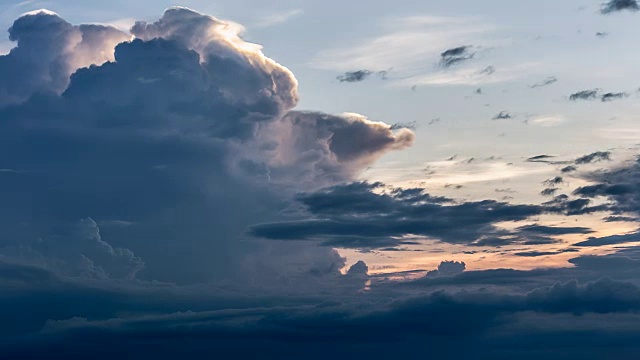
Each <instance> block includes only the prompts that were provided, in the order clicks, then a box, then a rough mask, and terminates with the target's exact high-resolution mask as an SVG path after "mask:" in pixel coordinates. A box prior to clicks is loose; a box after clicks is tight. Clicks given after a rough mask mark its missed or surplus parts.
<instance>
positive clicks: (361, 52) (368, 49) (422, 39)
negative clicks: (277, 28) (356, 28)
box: [310, 16, 495, 71]
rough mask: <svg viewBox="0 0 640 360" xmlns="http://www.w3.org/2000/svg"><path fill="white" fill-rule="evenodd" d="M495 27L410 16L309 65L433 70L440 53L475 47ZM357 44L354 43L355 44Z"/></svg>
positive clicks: (474, 20) (327, 52)
mask: <svg viewBox="0 0 640 360" xmlns="http://www.w3.org/2000/svg"><path fill="white" fill-rule="evenodd" d="M494 30H495V26H493V25H490V24H487V23H486V22H485V21H484V20H483V19H481V18H477V17H467V18H463V17H460V18H453V17H436V16H412V17H405V18H399V19H397V18H396V19H393V20H391V21H388V22H387V23H385V24H383V26H382V34H381V35H379V36H377V37H373V38H366V39H360V40H357V39H354V42H355V44H354V45H353V46H348V47H341V48H334V49H327V50H324V51H321V52H320V53H318V54H317V56H316V57H315V58H314V59H313V60H312V61H311V62H310V66H311V67H313V68H318V69H326V70H338V71H349V70H351V69H387V68H390V67H393V68H394V69H396V70H400V71H415V70H419V69H421V68H424V67H425V64H429V65H427V66H430V67H433V66H435V65H437V62H438V61H439V60H440V54H441V53H442V51H444V50H446V49H450V48H454V47H456V46H460V45H459V44H460V43H467V44H476V43H478V42H479V38H480V37H481V36H482V35H483V34H486V33H488V32H491V31H494ZM356 41H357V42H356Z"/></svg>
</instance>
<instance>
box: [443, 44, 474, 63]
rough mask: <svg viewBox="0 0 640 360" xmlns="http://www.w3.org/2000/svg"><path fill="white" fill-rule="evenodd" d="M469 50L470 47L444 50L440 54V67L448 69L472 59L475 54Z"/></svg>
mask: <svg viewBox="0 0 640 360" xmlns="http://www.w3.org/2000/svg"><path fill="white" fill-rule="evenodd" d="M471 48H472V46H458V47H455V48H451V49H448V50H445V51H444V52H442V53H441V54H440V66H442V67H443V68H448V67H451V66H452V65H456V64H459V63H461V62H464V61H467V60H470V59H472V58H473V56H474V55H475V53H472V52H471V51H470V50H471Z"/></svg>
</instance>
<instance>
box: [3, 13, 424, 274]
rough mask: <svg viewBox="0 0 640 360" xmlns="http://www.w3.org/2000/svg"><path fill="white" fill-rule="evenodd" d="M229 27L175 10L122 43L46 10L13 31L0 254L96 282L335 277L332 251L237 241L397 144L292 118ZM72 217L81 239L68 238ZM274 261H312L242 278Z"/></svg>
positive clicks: (258, 58) (292, 86) (266, 61)
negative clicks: (295, 199)
mask: <svg viewBox="0 0 640 360" xmlns="http://www.w3.org/2000/svg"><path fill="white" fill-rule="evenodd" d="M242 30H243V29H242V27H241V26H240V25H237V24H234V23H231V22H227V21H222V20H219V19H216V18H214V17H212V16H208V15H203V14H200V13H197V12H195V11H192V10H189V9H186V8H171V9H169V10H167V11H166V12H165V14H164V15H163V16H162V17H161V18H160V19H159V20H158V21H155V22H152V23H145V22H137V23H136V24H135V25H134V26H133V27H132V29H131V34H126V33H123V32H121V31H119V30H116V29H114V28H111V27H105V26H97V25H80V26H74V25H71V24H69V23H67V22H66V21H64V20H63V19H62V18H60V17H59V16H58V15H56V14H53V13H51V12H48V11H39V12H34V13H29V14H26V15H24V16H22V17H21V18H19V19H18V20H16V21H15V23H14V25H13V26H12V27H11V29H10V31H9V33H10V38H11V39H12V40H14V41H16V42H17V46H16V47H15V48H14V49H13V50H11V52H10V53H9V54H7V55H6V56H2V57H0V74H2V78H3V80H4V79H7V81H3V82H2V84H0V95H1V96H0V168H2V169H4V171H2V172H1V173H0V201H2V202H3V204H5V205H4V206H2V208H1V209H0V229H1V230H0V232H1V235H2V236H0V238H1V240H0V254H2V255H3V256H4V258H6V259H10V260H11V261H18V262H21V263H28V264H31V265H34V264H35V265H37V266H43V267H45V268H47V269H49V270H51V271H55V272H57V273H60V274H65V276H68V275H72V276H83V277H87V276H89V277H92V278H102V279H105V278H119V279H132V278H134V277H137V278H139V279H142V280H159V281H168V282H177V283H196V282H202V281H209V280H221V279H226V278H233V279H250V280H251V281H255V279H256V276H257V275H255V274H252V273H248V271H249V270H248V269H253V270H255V271H256V272H259V273H260V275H261V276H262V275H264V274H267V273H271V272H270V271H272V272H273V273H277V274H287V276H288V275H291V276H293V275H292V274H288V272H290V271H296V272H298V273H299V274H297V275H295V276H301V275H300V274H302V275H305V274H306V275H309V276H310V274H316V275H317V274H324V275H327V274H330V275H331V276H339V275H340V273H339V271H338V270H339V269H340V268H341V267H342V266H344V259H342V258H341V257H340V256H337V253H336V252H335V251H334V250H332V249H327V248H313V249H314V250H313V251H310V250H308V248H309V246H306V245H305V246H300V245H299V244H295V245H294V244H289V245H287V244H265V243H264V242H259V241H258V242H256V240H255V239H251V238H250V237H249V235H247V229H248V228H249V226H250V225H252V224H255V223H262V222H267V221H272V220H275V219H274V218H275V217H277V214H278V213H279V211H280V210H281V208H282V207H283V205H284V203H286V202H287V200H288V199H290V197H291V196H292V195H293V194H294V193H296V192H297V191H300V190H303V189H304V190H309V189H314V188H318V187H320V186H327V185H333V184H336V183H338V182H343V181H349V180H351V179H353V178H354V177H355V176H356V175H357V174H358V173H359V172H360V171H361V170H363V169H364V168H365V167H366V166H369V165H370V164H371V163H372V162H373V161H375V160H376V159H377V158H379V157H380V156H381V155H382V154H384V153H386V152H387V151H390V150H395V149H402V148H405V147H407V146H409V145H411V143H412V140H413V133H412V132H411V131H410V130H407V129H393V130H392V127H391V126H390V125H386V124H384V123H381V122H375V121H370V120H368V119H366V118H365V117H364V116H361V115H357V114H344V115H328V114H323V113H316V112H301V111H293V110H292V109H293V108H294V107H295V106H296V104H297V102H298V93H297V87H298V86H297V81H296V79H295V77H294V76H293V74H292V73H291V71H289V70H288V69H287V68H286V67H284V66H282V65H280V64H278V63H277V62H275V61H274V60H272V59H270V58H268V57H266V56H265V55H264V54H263V53H262V51H261V48H260V46H258V45H256V44H251V43H247V42H245V41H244V40H242V39H241V37H240V33H241V31H242ZM87 218H91V219H93V220H90V221H89V220H84V226H85V227H87V226H88V227H90V228H91V229H92V230H91V231H93V232H94V234H93V235H91V236H80V237H78V236H76V235H73V236H72V235H69V230H66V229H70V228H73V227H74V226H75V225H74V224H77V223H78V221H80V220H81V219H87ZM98 228H99V231H100V233H99V234H100V235H99V236H98V235H97V234H98ZM38 239H42V241H43V242H38ZM274 248H277V249H278V250H274ZM285 248H286V249H285ZM276 252H277V253H278V256H277V258H278V259H281V258H282V257H286V254H290V256H291V257H295V256H297V255H299V254H300V253H304V254H307V255H308V256H311V255H309V254H312V257H314V258H315V260H313V261H309V265H308V266H304V267H300V266H298V265H295V266H291V267H288V268H286V269H282V268H280V269H271V270H270V271H266V270H265V269H264V268H261V269H257V268H256V267H255V266H247V262H246V259H256V258H258V259H260V263H262V264H264V266H269V267H276V268H277V267H279V266H280V267H282V266H285V265H283V264H289V263H290V262H288V261H286V260H282V261H280V260H278V261H270V260H269V259H264V257H268V256H272V255H273V254H274V253H276ZM256 254H262V255H263V256H262V257H263V258H261V256H258V255H256ZM270 254H271V255H270ZM255 263H256V261H254V264H255ZM314 264H325V265H322V266H320V267H318V266H316V265H314ZM118 266H119V267H120V269H118V268H117V267H118ZM287 266H288V265H287ZM318 268H321V269H329V270H326V271H325V270H322V271H319V270H318ZM253 270H251V271H253ZM306 275H305V276H306ZM277 277H279V279H281V275H278V276H277ZM261 281H267V280H261ZM278 281H280V280H278Z"/></svg>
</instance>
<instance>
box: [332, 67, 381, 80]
mask: <svg viewBox="0 0 640 360" xmlns="http://www.w3.org/2000/svg"><path fill="white" fill-rule="evenodd" d="M371 74H373V71H369V70H358V71H347V72H346V73H344V75H340V76H338V77H337V79H338V81H340V82H360V81H363V80H365V79H366V78H368V77H369V76H370V75H371Z"/></svg>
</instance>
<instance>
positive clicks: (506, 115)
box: [492, 110, 513, 120]
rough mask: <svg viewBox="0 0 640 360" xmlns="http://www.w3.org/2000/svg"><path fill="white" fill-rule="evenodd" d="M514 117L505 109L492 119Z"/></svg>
mask: <svg viewBox="0 0 640 360" xmlns="http://www.w3.org/2000/svg"><path fill="white" fill-rule="evenodd" d="M512 118H513V115H511V114H510V113H509V112H507V111H504V110H503V111H500V113H498V114H497V115H496V116H494V117H493V118H492V120H506V119H512Z"/></svg>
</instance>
